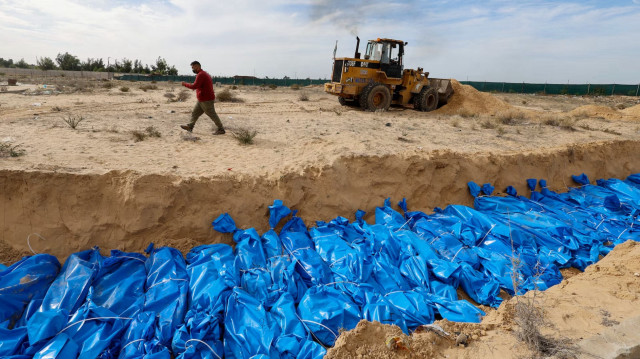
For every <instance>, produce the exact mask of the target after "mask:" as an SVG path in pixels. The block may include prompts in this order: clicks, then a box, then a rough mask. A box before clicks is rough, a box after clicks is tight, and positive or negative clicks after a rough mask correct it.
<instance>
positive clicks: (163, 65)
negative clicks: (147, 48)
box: [151, 56, 169, 75]
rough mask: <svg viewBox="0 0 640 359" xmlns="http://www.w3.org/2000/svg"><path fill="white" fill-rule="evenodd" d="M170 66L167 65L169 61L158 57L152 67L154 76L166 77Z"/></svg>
mask: <svg viewBox="0 0 640 359" xmlns="http://www.w3.org/2000/svg"><path fill="white" fill-rule="evenodd" d="M168 68H169V66H168V65H167V61H166V60H165V59H163V58H162V57H160V56H158V59H157V60H156V64H155V65H151V69H152V70H153V73H154V74H158V75H165V74H166V73H167V69H168Z"/></svg>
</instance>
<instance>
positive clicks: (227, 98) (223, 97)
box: [216, 88, 244, 102]
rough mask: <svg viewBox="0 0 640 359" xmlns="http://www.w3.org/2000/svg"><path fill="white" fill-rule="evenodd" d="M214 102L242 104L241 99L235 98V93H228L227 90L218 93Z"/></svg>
mask: <svg viewBox="0 0 640 359" xmlns="http://www.w3.org/2000/svg"><path fill="white" fill-rule="evenodd" d="M216 100H217V101H219V102H244V100H243V99H241V98H239V97H238V96H236V94H235V93H233V92H231V91H229V89H228V88H226V89H224V90H222V91H220V93H218V94H216Z"/></svg>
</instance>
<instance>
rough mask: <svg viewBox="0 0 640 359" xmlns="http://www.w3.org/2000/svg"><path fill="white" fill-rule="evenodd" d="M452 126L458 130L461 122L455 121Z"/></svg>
mask: <svg viewBox="0 0 640 359" xmlns="http://www.w3.org/2000/svg"><path fill="white" fill-rule="evenodd" d="M451 126H453V127H456V128H458V127H460V121H458V120H454V121H453V122H452V123H451Z"/></svg>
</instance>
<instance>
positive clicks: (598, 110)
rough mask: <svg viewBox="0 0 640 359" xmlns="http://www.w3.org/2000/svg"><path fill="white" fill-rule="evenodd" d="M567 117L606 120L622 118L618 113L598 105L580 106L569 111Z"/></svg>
mask: <svg viewBox="0 0 640 359" xmlns="http://www.w3.org/2000/svg"><path fill="white" fill-rule="evenodd" d="M569 115H571V116H576V117H603V118H607V119H611V118H620V117H622V116H621V114H620V112H618V111H617V110H615V109H613V108H611V107H608V106H598V105H585V106H580V107H578V108H576V109H574V110H571V111H569Z"/></svg>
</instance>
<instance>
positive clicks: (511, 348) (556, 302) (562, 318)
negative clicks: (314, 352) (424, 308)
mask: <svg viewBox="0 0 640 359" xmlns="http://www.w3.org/2000/svg"><path fill="white" fill-rule="evenodd" d="M637 273H640V243H636V242H632V241H629V242H626V243H623V244H621V245H619V246H617V247H616V248H615V249H614V250H613V251H612V252H611V253H610V254H609V255H607V256H606V257H605V258H604V259H603V260H601V261H600V262H599V263H597V264H594V265H592V266H590V267H588V268H587V270H586V271H585V272H584V273H581V274H578V275H575V276H573V277H571V278H569V279H565V280H564V281H563V282H562V283H560V284H559V285H556V286H555V287H552V288H551V289H549V290H547V291H545V292H529V293H527V295H525V296H524V298H522V297H521V298H517V297H516V298H512V299H510V300H508V301H505V302H503V304H502V305H501V306H500V308H498V309H497V310H492V311H490V312H489V313H487V316H486V317H485V318H484V320H483V321H482V323H480V324H465V323H451V322H448V321H446V320H441V321H437V322H436V323H435V324H438V325H440V326H441V327H442V328H443V329H444V330H445V331H447V332H449V333H451V338H448V337H442V336H439V335H437V334H435V333H433V332H416V333H413V335H411V336H406V335H404V334H402V333H400V329H399V328H397V327H395V326H390V325H382V324H380V323H369V322H365V321H362V322H360V323H359V324H358V326H357V327H356V328H355V329H353V330H350V331H347V332H344V333H342V334H341V335H340V337H339V338H338V340H337V341H336V345H335V347H333V348H332V349H330V350H329V352H328V353H327V358H331V359H333V358H336V359H337V358H373V359H377V358H433V357H447V358H469V359H471V358H520V357H529V356H531V354H533V353H530V352H529V351H528V350H527V348H526V347H525V346H524V345H523V344H522V343H520V342H518V341H517V340H516V338H515V336H514V335H513V333H514V331H516V330H518V327H517V326H516V324H515V314H514V313H515V310H514V309H515V304H516V302H517V301H519V300H522V301H529V300H530V301H532V303H535V304H536V306H538V307H540V308H542V309H543V311H544V313H545V318H546V320H547V321H548V326H546V327H543V328H541V330H542V333H543V334H545V335H549V336H551V337H554V338H556V339H558V338H560V337H562V338H565V339H567V340H568V341H569V342H570V343H577V342H578V341H579V340H581V339H584V338H589V337H592V336H594V335H596V334H598V333H600V332H602V331H603V330H604V329H606V328H607V327H613V326H615V325H617V324H618V323H620V322H622V321H623V320H624V319H626V318H631V317H635V316H638V315H640V305H639V304H640V303H639V300H638V299H639V295H640V277H639V276H636V274H637ZM456 333H463V334H466V335H467V336H468V337H469V345H468V346H467V347H461V346H456V345H455V342H454V340H455V337H456V336H457V334H456ZM392 337H398V338H399V339H400V340H402V342H403V343H404V344H405V345H407V346H408V347H409V350H408V351H404V350H400V351H398V350H395V351H392V350H390V349H389V348H387V346H386V344H385V342H386V340H387V339H389V338H392Z"/></svg>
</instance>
